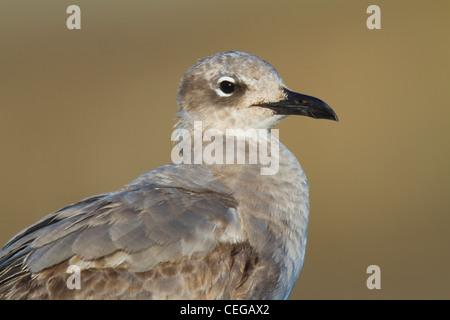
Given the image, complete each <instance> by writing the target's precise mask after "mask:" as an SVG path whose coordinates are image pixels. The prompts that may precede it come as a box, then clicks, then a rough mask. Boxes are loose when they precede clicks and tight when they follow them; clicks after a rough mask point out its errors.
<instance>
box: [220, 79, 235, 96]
mask: <svg viewBox="0 0 450 320" xmlns="http://www.w3.org/2000/svg"><path fill="white" fill-rule="evenodd" d="M220 90H222V92H223V93H226V94H231V93H233V92H234V90H236V85H235V84H234V83H231V82H230V81H222V82H221V83H220Z"/></svg>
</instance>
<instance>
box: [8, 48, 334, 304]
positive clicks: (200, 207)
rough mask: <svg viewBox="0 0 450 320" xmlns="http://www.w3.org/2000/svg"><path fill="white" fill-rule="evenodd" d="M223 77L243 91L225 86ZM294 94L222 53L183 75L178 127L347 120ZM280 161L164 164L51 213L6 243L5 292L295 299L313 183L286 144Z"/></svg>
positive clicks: (237, 56)
mask: <svg viewBox="0 0 450 320" xmlns="http://www.w3.org/2000/svg"><path fill="white" fill-rule="evenodd" d="M223 76H228V77H232V79H236V83H237V84H238V88H237V89H236V93H235V94H232V95H229V96H227V95H220V94H219V95H218V94H217V87H216V85H217V81H218V79H221V77H223ZM227 79H228V78H227ZM292 94H293V93H292V92H291V91H288V90H287V88H286V86H285V85H284V83H283V82H282V80H281V78H280V77H279V76H278V74H277V73H276V71H275V69H274V68H273V67H272V66H271V65H269V64H268V63H267V62H265V61H264V60H262V59H260V58H258V57H256V56H253V55H250V54H248V53H244V52H236V51H234V52H225V53H220V54H216V55H214V56H211V57H208V58H206V59H203V60H201V61H199V63H197V64H196V65H194V66H193V67H191V69H189V70H188V72H187V73H186V74H185V75H184V76H183V79H182V83H181V87H180V92H179V96H178V103H179V105H180V111H179V117H180V119H179V123H178V127H179V128H185V129H187V130H192V123H193V121H197V120H201V121H203V124H204V129H205V130H206V129H207V128H220V129H224V128H265V129H270V128H271V127H272V126H273V125H274V124H275V123H277V122H279V121H280V120H281V119H283V118H284V117H285V116H286V115H287V114H286V113H285V112H286V111H285V110H286V106H288V105H289V106H290V107H291V108H292V110H293V111H292V114H302V115H309V116H312V117H316V118H328V119H332V120H337V117H336V115H335V114H334V112H332V110H331V109H330V108H329V107H328V106H327V105H326V104H325V103H323V102H322V101H320V100H318V99H315V98H312V97H309V96H304V95H302V97H303V98H302V99H300V98H299V97H297V98H295V99H297V100H295V99H293V98H292ZM304 97H307V98H308V99H309V98H311V99H309V100H308V99H307V98H304ZM228 98H229V99H228ZM305 99H306V100H307V101H308V103H306V102H305V101H306V100H305ZM314 99H315V100H314ZM287 101H290V102H289V104H288V103H287ZM278 105H279V107H278ZM277 108H279V109H277ZM308 108H309V109H308ZM306 109H308V111H307V112H310V114H305V110H306ZM278 110H281V111H278ZM330 110H331V111H330ZM278 158H279V170H278V172H277V173H276V174H273V175H261V174H260V170H261V166H262V165H261V164H232V165H230V164H211V165H206V164H169V165H165V166H163V167H160V168H157V169H154V170H152V171H149V172H147V173H145V174H143V175H142V176H140V177H139V178H138V179H136V180H135V181H133V182H132V183H130V184H129V185H127V186H125V187H124V188H122V189H121V190H119V191H117V192H111V193H105V194H101V195H98V196H94V197H91V198H87V199H85V200H82V201H80V202H78V203H75V204H72V205H69V206H67V207H65V208H63V209H61V210H59V211H57V212H55V213H52V214H50V215H48V216H46V217H44V218H43V219H42V220H40V221H38V222H36V223H35V224H34V225H32V226H30V227H29V228H27V229H25V230H23V231H22V232H20V233H19V234H17V235H16V236H15V237H14V238H13V239H11V240H10V241H9V242H8V243H7V244H6V245H5V246H4V247H3V249H2V251H1V253H0V298H2V299H286V298H288V297H289V294H290V292H291V290H292V288H293V286H294V284H295V281H296V279H297V277H298V275H299V273H300V270H301V268H302V265H303V261H304V254H305V248H306V229H307V224H308V214H309V201H308V184H307V181H306V177H305V175H304V173H303V171H302V169H301V167H300V165H299V164H298V161H297V160H296V158H295V157H294V155H293V154H292V153H290V152H289V150H287V148H285V147H284V146H283V145H282V144H280V149H279V157H278ZM69 265H76V266H78V267H79V268H80V269H81V275H80V279H81V289H79V290H78V289H69V288H68V287H67V285H66V280H67V278H68V277H69V276H70V274H69V273H67V268H68V266H69Z"/></svg>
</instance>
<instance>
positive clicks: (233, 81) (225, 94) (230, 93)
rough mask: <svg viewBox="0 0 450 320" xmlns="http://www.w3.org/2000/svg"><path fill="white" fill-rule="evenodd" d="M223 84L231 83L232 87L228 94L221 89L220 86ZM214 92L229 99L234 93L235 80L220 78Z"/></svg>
mask: <svg viewBox="0 0 450 320" xmlns="http://www.w3.org/2000/svg"><path fill="white" fill-rule="evenodd" d="M223 82H228V83H231V84H233V85H234V86H233V88H232V91H231V92H229V93H227V92H224V90H223V88H222V87H221V84H222V83H223ZM214 90H215V91H216V93H217V94H218V95H219V96H221V97H229V96H231V95H232V94H233V93H234V92H235V91H236V80H234V79H233V78H231V77H227V76H223V77H220V78H219V80H218V81H217V87H216V88H214Z"/></svg>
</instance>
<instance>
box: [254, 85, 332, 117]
mask: <svg viewBox="0 0 450 320" xmlns="http://www.w3.org/2000/svg"><path fill="white" fill-rule="evenodd" d="M284 93H285V98H284V99H283V100H280V101H278V102H269V103H261V104H257V105H256V106H258V107H263V108H269V109H272V110H273V111H275V113H276V114H284V115H301V116H307V117H311V118H315V119H329V120H334V121H339V119H338V117H337V115H336V113H334V111H333V109H331V108H330V107H329V106H328V104H326V103H325V102H323V101H322V100H320V99H317V98H314V97H311V96H307V95H305V94H301V93H297V92H293V91H290V90H288V89H284Z"/></svg>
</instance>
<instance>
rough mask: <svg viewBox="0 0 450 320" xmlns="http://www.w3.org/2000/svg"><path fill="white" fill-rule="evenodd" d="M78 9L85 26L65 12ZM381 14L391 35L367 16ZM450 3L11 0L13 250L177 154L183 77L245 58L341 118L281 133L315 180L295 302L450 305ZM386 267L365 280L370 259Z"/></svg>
mask: <svg viewBox="0 0 450 320" xmlns="http://www.w3.org/2000/svg"><path fill="white" fill-rule="evenodd" d="M70 4H77V5H78V6H80V8H81V27H82V29H81V30H73V31H72V30H68V29H67V28H66V19H67V17H68V16H69V15H68V14H66V8H67V7H68V6H69V5H70ZM371 4H377V5H379V6H380V8H381V27H382V29H381V30H369V29H367V27H366V19H367V18H368V16H369V15H368V14H366V8H367V7H368V6H369V5H371ZM449 9H450V2H449V1H447V0H443V1H438V0H435V1H411V0H408V1H406V0H398V1H362V0H354V1H333V0H329V1H325V0H322V1H312V0H311V1H280V0H279V1H256V0H255V1H206V0H205V1H178V2H176V1H165V2H163V1H128V2H126V1H111V0H109V1H106V0H103V1H80V0H77V1H42V0H41V1H2V2H1V4H0V40H1V44H0V67H1V68H0V166H1V167H0V170H1V185H0V201H1V211H0V242H1V244H2V245H3V244H4V243H5V242H6V241H7V240H8V239H10V238H11V237H12V236H13V235H14V234H16V233H17V232H19V231H20V230H21V229H23V228H25V227H27V226H28V225H30V224H31V223H33V222H35V221H37V220H38V219H40V218H41V217H43V216H44V215H46V214H48V213H50V212H52V211H55V210H57V209H59V208H61V207H63V206H65V205H67V204H69V203H73V202H76V201H78V200H80V199H82V198H85V197H88V196H91V195H94V194H99V193H103V192H107V191H113V190H117V189H119V188H121V187H122V186H123V185H124V184H126V183H128V182H130V181H132V180H133V179H134V178H136V177H137V176H138V175H140V174H141V173H144V172H146V171H148V170H150V169H153V168H155V167H157V166H160V165H162V164H165V163H168V162H170V151H171V149H172V143H171V141H170V135H171V133H172V126H173V124H174V115H175V112H176V111H177V105H176V94H177V88H178V84H179V79H180V77H181V75H182V74H183V73H184V72H185V71H186V70H187V68H188V67H189V66H190V65H191V64H193V63H194V62H196V60H197V59H199V58H202V57H205V56H208V55H211V54H213V53H216V52H219V51H225V50H244V51H249V52H251V53H254V54H256V55H258V56H260V57H262V58H264V59H266V60H267V61H269V62H270V63H272V64H273V65H274V66H275V68H276V69H277V70H278V72H279V73H280V75H281V76H282V77H283V79H284V81H285V83H286V84H287V85H288V86H289V87H290V88H291V89H292V90H296V91H299V92H302V93H306V94H310V95H314V96H316V97H319V98H321V99H323V100H325V101H326V102H328V104H330V106H331V107H332V108H333V109H334V110H335V111H336V113H337V114H338V116H339V118H340V122H339V123H334V122H331V121H325V120H322V121H319V120H314V119H310V118H301V117H290V118H288V119H286V120H285V121H283V122H282V123H281V124H279V125H278V126H277V128H279V129H280V139H281V141H282V142H283V143H284V144H285V145H286V146H287V147H288V148H289V149H290V150H291V151H292V152H293V153H294V154H295V155H296V156H297V157H298V159H299V161H300V163H301V164H302V166H303V169H304V170H305V172H306V174H307V177H308V180H309V182H310V196H311V213H310V222H309V230H308V248H307V254H306V261H305V265H304V268H303V271H302V273H301V275H300V278H299V280H298V282H297V285H296V287H295V289H294V291H293V293H292V295H291V298H292V299H449V298H450V293H449V292H450V250H449V249H450V215H449V213H450V196H449V190H450V189H449V187H450V186H449V182H450V174H449V173H450V172H449V171H450V170H449V160H450V151H449V137H450V135H449V133H450V130H449V117H450V105H449V102H448V101H449V99H450V90H449V84H450V79H449V78H450V62H449V58H450V41H449V31H450V19H449V13H450V10H449ZM372 264H376V265H379V266H380V268H381V290H372V291H371V290H368V289H367V287H366V279H367V277H368V276H369V275H367V274H366V268H367V267H368V266H369V265H372Z"/></svg>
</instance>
